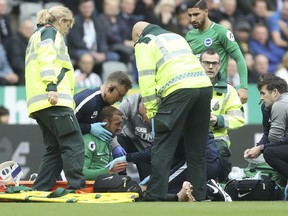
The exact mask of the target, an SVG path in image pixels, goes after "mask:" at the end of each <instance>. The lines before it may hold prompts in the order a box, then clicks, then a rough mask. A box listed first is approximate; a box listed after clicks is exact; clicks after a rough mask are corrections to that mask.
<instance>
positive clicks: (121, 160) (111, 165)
mask: <svg viewBox="0 0 288 216" xmlns="http://www.w3.org/2000/svg"><path fill="white" fill-rule="evenodd" d="M116 162H127V161H126V156H121V157H118V158H115V159H114V160H112V161H111V162H110V163H108V164H107V165H106V166H105V167H106V168H108V169H109V170H111V169H113V167H114V166H115V163H116Z"/></svg>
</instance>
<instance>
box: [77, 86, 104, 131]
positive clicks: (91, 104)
mask: <svg viewBox="0 0 288 216" xmlns="http://www.w3.org/2000/svg"><path fill="white" fill-rule="evenodd" d="M74 101H75V104H76V107H75V111H74V113H75V115H76V117H77V119H78V122H79V125H80V128H81V132H82V134H86V133H90V130H91V124H93V123H96V122H99V113H100V111H101V110H102V108H103V107H104V106H108V105H109V104H108V103H107V102H105V101H104V100H103V98H102V95H101V91H100V89H99V88H94V89H85V90H83V91H81V92H79V93H77V94H76V95H75V96H74Z"/></svg>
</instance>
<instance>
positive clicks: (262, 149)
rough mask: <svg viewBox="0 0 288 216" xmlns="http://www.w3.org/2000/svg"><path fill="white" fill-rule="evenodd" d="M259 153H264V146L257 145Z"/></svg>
mask: <svg viewBox="0 0 288 216" xmlns="http://www.w3.org/2000/svg"><path fill="white" fill-rule="evenodd" d="M259 147H260V151H261V153H263V151H264V145H259Z"/></svg>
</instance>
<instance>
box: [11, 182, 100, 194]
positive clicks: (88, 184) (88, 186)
mask: <svg viewBox="0 0 288 216" xmlns="http://www.w3.org/2000/svg"><path fill="white" fill-rule="evenodd" d="M94 182H95V181H86V188H84V189H81V190H77V192H80V193H81V192H83V193H94V191H93V184H94ZM33 183H34V181H20V182H19V185H23V186H25V187H30V188H32V186H33ZM11 185H12V184H11ZM12 186H13V185H12ZM58 187H62V188H67V181H57V182H56V184H55V185H54V187H53V189H52V191H54V190H56V189H57V188H58Z"/></svg>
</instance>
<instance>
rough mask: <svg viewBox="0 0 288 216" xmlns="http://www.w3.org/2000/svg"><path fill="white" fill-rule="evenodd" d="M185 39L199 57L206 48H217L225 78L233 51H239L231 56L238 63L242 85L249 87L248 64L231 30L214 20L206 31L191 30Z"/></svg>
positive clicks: (242, 86)
mask: <svg viewBox="0 0 288 216" xmlns="http://www.w3.org/2000/svg"><path fill="white" fill-rule="evenodd" d="M185 39H186V41H187V42H188V43H189V45H190V47H191V49H192V51H193V53H194V55H196V56H197V57H198V58H199V57H200V54H201V53H202V52H203V51H204V50H206V49H208V48H213V49H215V50H216V52H218V53H219V55H220V61H221V68H220V71H221V72H222V73H223V76H224V77H225V78H227V76H228V75H227V66H228V60H229V56H230V55H231V53H232V52H234V51H238V52H234V53H233V55H231V57H232V58H233V59H235V60H236V63H237V69H238V73H239V76H240V82H241V84H240V87H241V88H247V65H246V63H245V60H244V57H243V55H242V53H241V51H240V48H239V45H238V43H237V42H236V40H235V38H234V35H233V33H232V32H231V31H229V30H228V29H226V28H225V27H224V26H222V25H219V24H217V23H214V22H213V23H212V25H211V26H210V27H209V28H208V29H207V30H205V31H200V30H198V29H192V30H190V31H189V32H188V33H187V34H186V36H185ZM238 60H240V61H238Z"/></svg>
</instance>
